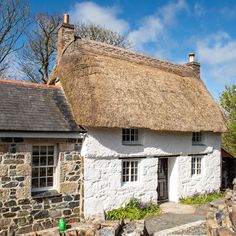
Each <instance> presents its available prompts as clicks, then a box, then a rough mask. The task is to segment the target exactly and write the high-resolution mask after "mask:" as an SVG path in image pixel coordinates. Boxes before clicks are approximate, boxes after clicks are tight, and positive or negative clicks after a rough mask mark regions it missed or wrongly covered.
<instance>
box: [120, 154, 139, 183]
mask: <svg viewBox="0 0 236 236" xmlns="http://www.w3.org/2000/svg"><path fill="white" fill-rule="evenodd" d="M124 163H129V164H128V166H126V167H125V168H124ZM131 163H137V166H134V168H133V169H132V164H131ZM134 165H135V164H134ZM125 169H126V170H128V173H127V172H125ZM132 170H133V171H132ZM135 170H136V172H135ZM132 172H133V173H132ZM139 175H140V161H139V160H137V159H132V160H126V159H123V160H122V173H121V182H122V184H131V183H137V182H139ZM132 177H133V178H134V180H132ZM124 178H126V179H127V180H126V179H124Z"/></svg>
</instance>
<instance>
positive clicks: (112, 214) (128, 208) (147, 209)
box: [106, 198, 160, 220]
mask: <svg viewBox="0 0 236 236" xmlns="http://www.w3.org/2000/svg"><path fill="white" fill-rule="evenodd" d="M159 214H160V208H159V206H158V205H157V204H154V203H142V202H141V201H140V200H138V199H136V198H133V199H131V200H130V201H129V202H128V203H127V204H126V205H125V206H124V207H120V208H117V209H113V210H111V211H108V212H106V220H122V219H128V218H129V219H131V220H140V219H143V218H146V217H148V216H154V215H159Z"/></svg>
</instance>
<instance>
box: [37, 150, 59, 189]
mask: <svg viewBox="0 0 236 236" xmlns="http://www.w3.org/2000/svg"><path fill="white" fill-rule="evenodd" d="M55 166H56V160H55V147H54V146H33V153H32V191H43V190H49V189H52V188H53V186H54V173H55Z"/></svg>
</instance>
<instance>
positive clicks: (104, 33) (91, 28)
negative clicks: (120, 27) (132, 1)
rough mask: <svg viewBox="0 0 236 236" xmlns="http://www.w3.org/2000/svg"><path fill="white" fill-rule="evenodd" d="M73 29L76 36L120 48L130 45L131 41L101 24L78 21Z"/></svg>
mask: <svg viewBox="0 0 236 236" xmlns="http://www.w3.org/2000/svg"><path fill="white" fill-rule="evenodd" d="M75 29H76V34H77V36H78V37H80V38H87V39H90V40H95V41H99V42H104V43H107V44H111V45H114V46H118V47H121V48H130V47H131V43H130V42H129V41H128V40H127V39H126V38H125V37H124V36H122V35H120V34H119V33H117V32H114V31H112V30H109V29H106V28H105V27H103V26H101V25H97V24H94V23H82V22H78V23H77V24H76V25H75Z"/></svg>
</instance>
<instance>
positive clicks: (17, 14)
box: [0, 0, 30, 75]
mask: <svg viewBox="0 0 236 236" xmlns="http://www.w3.org/2000/svg"><path fill="white" fill-rule="evenodd" d="M29 23H30V20H29V6H28V4H27V3H26V1H25V0H1V1H0V75H3V74H4V72H5V70H6V69H8V67H9V64H11V63H12V62H10V60H9V56H10V55H11V54H12V53H13V52H14V51H16V50H17V49H19V48H18V47H16V43H17V41H18V39H19V38H20V37H21V35H22V34H23V33H24V32H25V29H26V28H27V26H28V25H29Z"/></svg>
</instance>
